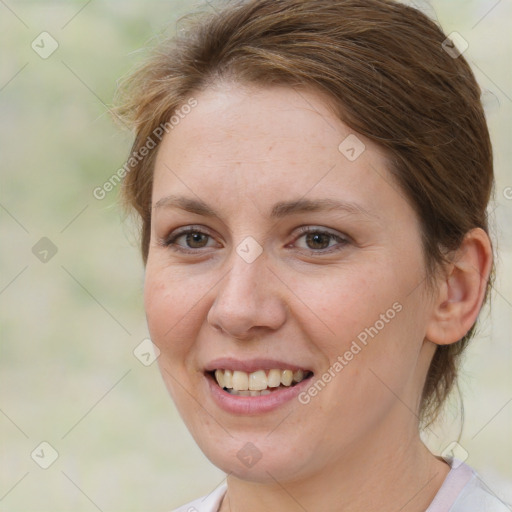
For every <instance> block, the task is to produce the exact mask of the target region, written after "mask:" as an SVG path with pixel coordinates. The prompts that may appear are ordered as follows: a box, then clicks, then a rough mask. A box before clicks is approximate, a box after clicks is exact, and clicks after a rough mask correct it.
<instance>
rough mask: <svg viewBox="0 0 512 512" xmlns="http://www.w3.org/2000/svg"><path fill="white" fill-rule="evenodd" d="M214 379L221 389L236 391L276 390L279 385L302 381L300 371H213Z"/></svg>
mask: <svg viewBox="0 0 512 512" xmlns="http://www.w3.org/2000/svg"><path fill="white" fill-rule="evenodd" d="M215 378H216V379H217V383H218V384H219V386H220V387H221V388H228V389H234V390H236V391H246V390H250V391H262V390H264V389H267V388H277V387H279V385H280V384H282V385H283V386H290V385H291V384H292V382H301V381H302V380H303V379H304V372H303V371H302V370H297V371H295V372H294V371H292V370H276V369H274V370H268V374H267V373H266V371H265V370H257V371H255V372H252V373H246V372H242V371H239V370H235V371H232V370H215Z"/></svg>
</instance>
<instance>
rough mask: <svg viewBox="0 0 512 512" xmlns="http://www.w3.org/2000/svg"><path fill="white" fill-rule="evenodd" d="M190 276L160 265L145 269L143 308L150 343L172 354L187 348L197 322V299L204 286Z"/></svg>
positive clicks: (201, 293)
mask: <svg viewBox="0 0 512 512" xmlns="http://www.w3.org/2000/svg"><path fill="white" fill-rule="evenodd" d="M190 281H191V280H190V278H187V277H181V278H180V277H179V276H177V275H175V274H171V273H170V272H168V271H167V272H166V271H165V270H162V269H153V268H151V267H149V268H147V269H146V278H145V282H144V308H145V311H146V318H147V323H148V328H149V332H150V334H151V339H152V341H153V343H154V344H155V345H156V346H157V347H158V348H159V349H160V351H161V352H163V353H169V352H172V354H173V355H174V356H176V355H178V354H180V353H184V352H186V351H187V349H188V345H189V344H190V340H191V339H193V336H192V333H193V331H194V330H195V326H199V325H200V322H199V319H198V315H199V310H200V308H199V301H200V298H201V296H202V295H203V294H204V290H203V291H202V292H201V289H200V288H198V287H195V286H194V285H193V283H191V282H190Z"/></svg>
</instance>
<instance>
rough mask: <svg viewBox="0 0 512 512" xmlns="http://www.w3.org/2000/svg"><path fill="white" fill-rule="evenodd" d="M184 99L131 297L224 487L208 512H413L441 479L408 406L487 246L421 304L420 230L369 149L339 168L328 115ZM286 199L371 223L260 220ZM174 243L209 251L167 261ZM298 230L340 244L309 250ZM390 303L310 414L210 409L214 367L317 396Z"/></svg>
mask: <svg viewBox="0 0 512 512" xmlns="http://www.w3.org/2000/svg"><path fill="white" fill-rule="evenodd" d="M194 97H196V99H197V101H198V105H197V106H196V107H195V108H194V109H192V111H191V113H189V114H188V115H187V116H186V117H185V118H184V119H183V120H181V122H180V124H179V125H177V126H176V127H175V128H174V130H173V131H172V132H170V133H169V134H168V135H166V136H165V137H164V139H163V141H162V143H161V146H160V149H159V152H158V155H157V160H156V163H155V171H154V173H155V174H154V184H153V199H152V204H153V217H152V226H151V241H150V249H149V256H148V261H147V267H146V276H145V292H144V296H145V308H146V314H147V320H148V325H149V329H150V333H151V337H152V340H153V342H154V343H155V344H156V345H157V346H158V348H159V349H160V351H161V355H160V357H159V359H158V361H159V365H160V369H161V372H162V376H163V379H164V382H165V384H166V386H167V388H168V389H169V392H170V394H171V396H172V398H173V400H174V401H175V403H176V406H177V408H178V410H179V411H180V414H181V416H182V418H183V420H184V421H185V423H186V425H187V427H188V428H189V430H190V432H191V434H192V435H193V437H194V438H195V440H196V442H197V443H198V445H199V446H200V448H201V449H202V450H203V452H204V453H205V454H206V456H207V457H208V458H209V459H210V460H211V461H212V462H213V463H214V464H215V465H216V466H218V467H219V468H221V469H222V470H223V471H225V472H226V473H228V492H227V495H226V496H225V498H224V500H223V502H222V506H221V510H222V511H227V510H231V511H241V510H243V511H244V512H251V511H260V510H280V511H285V512H286V511H288V510H290V511H291V510H294V511H295V510H301V508H300V507H303V508H304V509H306V510H325V511H341V510H343V511H356V510H358V511H360V510H366V511H373V510H379V511H380V512H383V511H388V510H389V511H396V510H398V509H400V510H401V511H403V512H408V511H422V510H425V509H426V508H427V506H428V505H429V503H430V502H431V500H432V499H433V497H434V496H435V494H436V492H437V491H438V489H439V487H440V486H441V484H442V482H443V480H444V478H445V477H446V475H447V473H448V471H449V467H448V465H447V464H446V463H445V462H444V461H443V460H442V459H440V458H437V457H435V456H434V455H432V454H431V453H430V452H429V451H428V450H427V449H426V448H425V446H424V445H423V444H422V442H421V440H420V437H419V433H418V412H419V398H420V395H421V389H422V386H423V383H424V381H425V376H426V373H427V370H428V366H429V363H430V360H431V358H432V356H433V353H434V349H435V346H436V343H437V344H441V343H452V342H454V341H456V340H458V339H460V338H461V337H462V336H463V335H464V334H465V332H467V330H468V329H469V328H470V327H471V325H472V323H473V322H474V321H475V318H476V316H477V314H478V311H479V309H480V306H481V302H482V299H483V292H484V285H485V281H486V279H487V276H488V274H489V269H490V263H491V250H490V244H489V240H488V238H487V235H485V233H484V232H483V231H482V230H480V229H475V230H473V231H472V232H470V234H469V235H468V237H467V239H466V240H465V242H464V244H463V247H462V248H461V251H460V252H459V253H457V254H456V263H454V264H453V265H451V266H448V267H447V268H446V271H445V273H444V274H443V275H442V276H441V277H439V279H438V282H437V285H436V287H435V290H434V292H432V291H430V290H429V289H428V288H427V283H426V280H425V262H424V256H423V252H422V247H421V239H420V224H419V220H418V218H417V216H416V214H415V212H414V210H413V209H412V207H411V205H410V204H409V203H408V201H407V200H406V199H405V196H404V194H403V193H402V191H401V190H400V189H399V187H398V186H397V185H396V184H395V183H394V182H393V180H392V178H391V175H390V173H389V171H388V170H387V161H386V155H385V154H384V152H383V150H381V149H380V148H379V147H377V146H376V145H374V144H373V143H372V142H371V141H369V140H367V139H365V138H364V137H362V136H360V135H358V137H359V139H360V140H361V141H363V142H364V144H365V146H366V149H365V150H364V151H363V153H362V154H361V155H360V156H359V157H358V158H357V159H356V160H355V161H349V160H348V159H347V158H346V157H345V156H344V155H343V154H342V153H341V152H340V151H339V150H338V146H339V144H340V142H341V141H343V140H344V139H345V138H346V137H347V136H348V135H349V134H353V131H352V130H351V129H350V128H349V127H347V126H346V125H344V124H343V123H342V122H341V121H340V120H339V119H338V118H337V117H336V116H335V115H334V114H333V113H332V112H331V110H330V109H329V108H328V103H327V98H326V97H324V96H323V95H322V94H321V93H319V92H317V91H313V90H300V91H299V90H297V89H293V88H288V87H273V88H262V87H255V86H254V87H248V86H241V85H239V84H222V87H220V86H219V87H211V88H209V89H207V90H204V91H202V92H200V93H198V94H196V95H194ZM170 194H173V195H183V196H186V197H189V198H192V199H200V200H202V201H204V202H206V203H207V204H208V205H210V207H211V208H212V209H213V210H215V211H216V212H217V214H218V216H219V218H214V217H208V216H205V215H200V214H198V213H191V212H188V211H185V210H183V209H180V208H177V207H173V206H170V205H168V204H167V205H165V204H163V203H165V201H163V198H165V197H167V196H169V195H170ZM298 198H308V199H320V198H330V199H336V200H339V201H345V202H352V203H356V204H357V205H359V206H360V207H362V208H364V209H365V210H367V212H368V214H367V215H363V214H361V213H359V212H356V213H354V212H351V213H347V212H346V211H338V210H332V211H319V212H302V213H294V214H292V215H288V216H285V217H283V218H280V219H278V220H276V219H271V218H270V216H269V213H270V211H271V209H272V207H273V205H274V204H275V203H277V202H279V201H286V200H293V199H298ZM159 201H160V203H159ZM157 203H159V204H160V206H157ZM184 226H195V227H196V228H197V229H199V230H200V231H201V232H203V233H205V234H206V235H208V236H203V237H200V236H198V235H196V238H195V239H193V240H188V243H187V238H186V236H182V237H180V238H178V239H177V240H175V242H174V244H175V245H174V246H165V244H164V243H163V241H164V240H165V239H169V235H170V234H172V233H175V232H176V230H177V229H178V228H181V227H184ZM299 226H311V227H314V228H319V229H324V230H328V231H329V232H332V233H333V234H334V235H336V236H340V237H345V239H347V240H348V241H347V242H345V243H341V242H340V240H338V239H336V238H329V237H320V241H318V239H313V240H311V239H309V240H308V238H307V236H306V235H304V234H301V233H299V232H298V231H297V228H298V227H299ZM248 236H251V237H253V238H254V239H255V240H256V241H257V242H258V244H259V245H260V246H261V248H262V250H263V252H262V254H261V255H260V256H259V257H258V258H256V259H255V260H254V261H253V262H252V263H247V262H246V261H245V260H244V259H243V258H241V257H240V256H239V254H238V253H237V251H236V248H237V246H238V245H239V244H240V243H241V242H242V241H243V240H244V239H245V238H246V237H248ZM347 237H348V238H347ZM176 246H178V248H179V247H181V248H183V249H188V250H190V251H192V252H193V254H187V253H183V252H179V251H178V250H176ZM173 247H174V249H173ZM329 250H331V252H326V251H329ZM394 303H399V304H400V305H401V307H402V309H401V311H400V312H399V313H397V314H396V315H395V317H394V318H393V319H392V320H390V321H389V322H387V323H386V324H385V327H384V328H382V329H381V330H379V332H378V334H377V335H376V336H375V337H374V338H372V339H370V340H369V342H368V344H367V345H366V346H365V347H364V348H363V349H362V350H361V351H360V352H359V353H358V354H357V355H356V356H355V357H354V358H353V359H352V360H351V361H350V362H349V363H348V364H347V365H346V366H344V367H343V369H342V370H341V371H339V372H338V373H336V376H335V378H333V379H332V380H331V382H329V384H328V385H327V386H325V388H324V389H323V390H322V391H321V392H320V393H318V395H317V396H315V397H314V398H313V399H311V401H310V402H309V403H308V404H305V405H304V404H301V403H299V401H298V400H296V399H293V400H291V401H290V402H287V403H286V404H284V405H282V406H281V407H280V408H278V409H277V410H275V411H270V412H267V413H263V414H260V415H256V416H254V415H253V416H246V415H235V414H232V413H228V412H226V411H224V410H222V409H220V408H219V407H218V406H217V405H216V404H215V403H214V402H213V401H212V399H211V396H210V394H209V393H210V392H209V391H208V387H207V386H206V380H205V377H204V374H203V370H204V366H205V364H206V363H207V362H209V361H211V360H212V359H214V358H217V357H228V356H229V357H235V358H237V359H241V360H244V359H251V358H257V357H263V358H265V357H272V358H274V359H278V360H282V361H287V362H290V363H293V364H296V365H298V366H302V367H304V368H309V369H310V370H312V371H313V372H314V374H315V375H314V377H315V378H318V377H320V376H321V375H322V374H323V373H324V372H326V371H327V370H328V368H329V367H331V366H332V364H333V363H334V362H335V361H336V359H337V357H338V356H340V355H343V354H344V353H345V352H346V351H347V350H348V349H349V348H350V345H351V343H352V342H353V340H355V339H357V336H358V334H360V333H361V331H363V330H364V329H365V328H367V327H370V326H373V325H374V324H375V323H376V321H377V320H378V319H379V318H380V315H381V314H384V313H385V312H386V311H387V310H388V309H390V308H391V307H392V305H393V304H394ZM247 442H251V443H252V444H254V445H255V446H256V447H257V449H258V450H259V452H260V453H261V459H260V460H259V461H258V462H257V463H256V464H255V465H254V466H252V467H251V468H248V467H246V466H245V465H244V464H242V462H241V461H240V460H239V459H238V458H237V453H238V451H239V450H240V449H241V448H242V447H243V446H244V445H245V444H246V443H247ZM401 507H402V508H401Z"/></svg>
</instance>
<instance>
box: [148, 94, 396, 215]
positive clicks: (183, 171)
mask: <svg viewBox="0 0 512 512" xmlns="http://www.w3.org/2000/svg"><path fill="white" fill-rule="evenodd" d="M194 98H195V99H196V101H197V106H195V107H194V108H193V109H192V110H191V111H190V113H188V114H187V115H185V116H183V117H182V119H180V122H179V123H178V124H177V125H176V126H175V127H174V129H173V130H172V131H170V132H169V133H168V134H167V135H166V136H165V137H164V138H163V140H162V143H161V145H160V148H159V150H158V155H157V159H156V164H155V176H154V189H153V205H154V204H156V203H157V202H158V201H160V200H162V199H163V198H164V197H165V196H167V195H169V194H177V193H180V194H182V195H183V194H186V195H189V196H190V195H192V196H194V195H195V196H197V197H201V198H212V197H213V198H214V199H215V202H217V203H218V204H219V206H220V205H225V206H226V207H227V208H229V207H230V206H232V207H233V208H234V211H236V209H237V208H239V207H240V203H241V202H243V200H244V199H245V200H246V201H247V200H249V199H252V200H253V201H255V202H256V203H258V204H263V203H266V202H272V203H275V202H277V201H279V200H283V199H291V198H293V199H296V198H298V197H305V196H312V197H313V196H314V197H315V198H318V197H330V198H338V199H343V200H344V201H350V202H358V203H359V204H361V205H362V206H364V207H365V208H366V209H367V210H370V211H371V210H373V211H374V212H375V211H376V210H378V209H379V208H383V207H384V204H380V203H381V201H380V200H379V199H378V198H377V197H376V196H380V197H382V198H383V199H386V197H385V196H386V194H388V195H391V196H392V195H393V194H394V195H396V194H397V193H399V191H397V187H396V185H394V184H393V183H392V178H391V175H390V174H389V172H388V171H387V169H386V167H387V159H386V155H385V154H384V152H383V150H381V149H380V148H379V147H378V146H376V145H375V144H373V143H372V142H371V141H369V140H367V139H365V138H364V137H362V136H361V135H358V134H355V133H354V131H353V130H351V129H350V128H349V127H348V126H346V125H345V124H344V123H342V122H341V121H340V120H339V119H338V118H337V116H336V115H335V114H334V113H333V111H332V110H331V109H330V108H329V105H328V103H327V100H326V96H324V95H322V94H321V93H319V92H316V91H311V90H309V91H306V90H303V89H302V90H299V89H295V88H291V87H281V86H279V87H272V88H262V87H254V86H253V87H250V88H249V87H244V86H239V85H231V86H226V87H225V88H221V87H219V86H218V87H216V88H213V89H207V90H205V91H202V92H201V93H198V94H196V95H194ZM347 151H348V152H347ZM354 156H355V158H354ZM387 189H389V190H387ZM197 197H196V198H197ZM387 199H388V200H389V199H393V197H388V198H387ZM208 202H209V203H210V202H211V201H208ZM390 204H392V201H391V202H390ZM395 204H396V201H395Z"/></svg>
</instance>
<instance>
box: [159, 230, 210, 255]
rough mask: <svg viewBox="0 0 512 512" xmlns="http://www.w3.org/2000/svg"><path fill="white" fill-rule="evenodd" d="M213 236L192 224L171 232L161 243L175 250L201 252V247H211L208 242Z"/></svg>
mask: <svg viewBox="0 0 512 512" xmlns="http://www.w3.org/2000/svg"><path fill="white" fill-rule="evenodd" d="M211 238H212V237H211V235H209V234H208V233H205V232H203V231H201V230H200V229H198V228H195V227H193V226H190V227H188V228H185V229H182V230H179V231H178V232H174V233H171V234H170V235H169V236H168V237H167V238H165V239H163V240H161V242H160V243H161V245H163V246H165V247H169V248H170V249H172V250H175V251H181V252H189V253H194V252H199V250H200V249H203V248H207V247H210V246H208V245H207V244H208V242H209V241H210V239H211ZM181 239H183V241H180V240H181Z"/></svg>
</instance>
